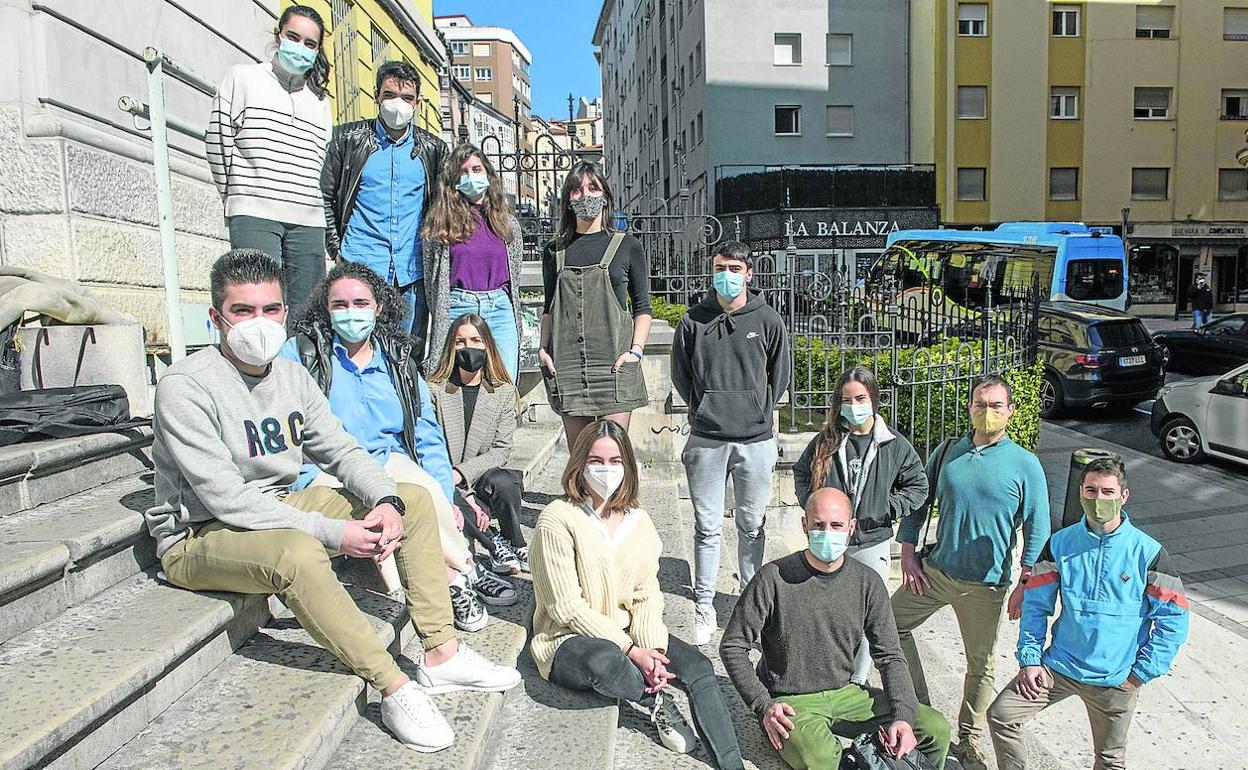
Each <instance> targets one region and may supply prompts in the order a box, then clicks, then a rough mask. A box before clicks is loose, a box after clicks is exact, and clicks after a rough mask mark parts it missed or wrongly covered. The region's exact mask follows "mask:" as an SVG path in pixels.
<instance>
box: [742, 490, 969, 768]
mask: <svg viewBox="0 0 1248 770" xmlns="http://www.w3.org/2000/svg"><path fill="white" fill-rule="evenodd" d="M802 529H803V530H804V531H805V532H806V536H807V538H808V543H809V547H808V548H806V550H804V551H800V552H798V553H794V554H791V555H789V556H785V557H784V558H782V559H777V560H776V561H773V562H771V563H769V564H767V565H765V566H764V567H763V568H762V569H760V570H759V571H758V574H756V575H755V576H754V579H753V580H751V581H750V584H749V585H748V586H747V587H746V589H745V592H744V593H742V594H741V598H740V599H739V600H738V601H737V606H736V608H735V609H734V610H733V612H732V619H731V620H729V621H728V627H727V629H725V631H724V638H723V641H722V642H720V646H719V654H720V657H721V658H722V659H723V661H724V667H725V668H727V669H728V676H729V677H731V678H732V683H733V685H735V686H736V688H737V692H739V693H741V698H742V699H743V700H744V701H745V703H746V705H747V706H749V707H750V708H751V709H753V711H754V713H755V714H757V715H758V718H759V720H760V721H761V722H762V725H763V730H764V731H765V732H766V733H767V738H768V740H769V741H770V742H771V745H772V747H773V748H775V749H776V750H777V751H779V752H780V756H781V757H782V758H783V759H784V761H785V762H787V763H788V764H789V766H790V767H795V768H812V769H814V770H825V769H829V770H830V769H831V768H835V767H837V765H838V764H839V763H840V761H841V742H840V740H839V739H838V737H837V736H843V737H846V738H855V737H857V736H858V735H861V734H863V733H865V732H870V731H873V730H878V736H879V741H880V743H881V744H882V745H883V746H884V747H885V749H886V750H887V751H888V752H889V753H891V754H892V755H893V756H905V755H907V754H909V753H910V752H911V751H913V750H914V749H915V748H916V747H917V748H918V749H919V751H921V752H922V753H923V754H924V755H925V756H926V757H927V758H928V759H929V760H931V761H932V763H934V764H935V765H936V767H937V768H943V767H944V764H945V757H946V756H947V755H948V753H949V723H948V722H946V721H945V718H944V717H943V716H941V715H940V713H939V712H938V711H936V710H934V709H931V708H929V707H927V706H922V705H920V704H919V702H918V699H917V698H916V697H915V694H914V684H913V683H912V682H911V681H910V672H909V669H907V667H906V658H905V656H904V655H902V652H901V645H900V644H899V643H898V641H897V626H896V624H895V623H894V621H893V610H892V606H891V605H890V604H889V601H888V589H887V588H886V587H885V585H884V581H882V580H880V576H879V575H877V574H875V572H873V571H872V570H870V569H868V568H867V567H864V566H863V565H862V564H859V563H858V562H856V561H853V560H852V559H847V558H845V547H846V545H847V544H848V542H849V538H850V536H851V535H852V534H853V531H854V514H853V509H852V506H851V505H850V502H849V498H847V497H846V496H845V493H843V492H841V491H840V490H839V489H835V488H832V487H824V488H823V489H819V490H817V491H815V493H814V494H812V495H811V496H810V499H809V500H807V502H806V512H805V515H804V516H803V517H802ZM864 633H865V634H866V637H867V643H868V644H869V645H870V650H871V658H872V659H873V660H874V661H875V665H876V668H878V669H879V671H880V678H881V679H882V680H883V684H884V691H883V692H880V691H878V690H874V689H868V688H865V687H862V686H859V685H857V684H854V683H852V682H851V681H850V677H851V675H852V674H853V672H854V655H855V654H856V653H857V648H858V644H859V641H860V640H861V638H862V635H863V634H864ZM751 649H759V650H761V651H762V653H763V656H762V659H761V660H760V661H759V663H758V668H757V670H755V668H754V667H753V666H751V665H750V650H751Z"/></svg>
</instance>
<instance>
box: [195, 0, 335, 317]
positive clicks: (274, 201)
mask: <svg viewBox="0 0 1248 770" xmlns="http://www.w3.org/2000/svg"><path fill="white" fill-rule="evenodd" d="M273 35H274V43H275V45H276V52H275V53H274V55H273V58H272V59H271V60H270V61H267V62H261V63H259V64H236V65H234V66H233V67H230V69H229V70H227V71H226V73H225V79H224V80H222V81H221V87H220V88H219V89H217V96H216V98H215V99H213V102H212V116H211V117H210V118H209V121H208V131H207V133H206V134H205V136H204V144H205V147H206V151H207V156H208V165H209V166H210V167H211V169H212V178H213V181H214V182H216V185H217V191H218V192H219V193H221V198H222V199H223V200H224V202H225V221H226V224H227V226H228V227H229V231H230V247H231V248H235V249H242V248H252V249H259V250H260V251H263V252H265V253H267V254H268V255H269V256H271V257H273V258H274V259H276V260H277V261H279V262H281V263H282V272H283V273H284V275H283V277H284V279H285V284H286V294H285V296H286V301H287V303H288V304H289V305H291V306H292V307H298V306H300V305H302V304H303V303H304V302H305V301H306V300H307V298H308V297H309V296H310V295H311V293H312V288H313V287H314V286H315V285H316V283H317V281H319V280H320V279H321V278H322V277H324V275H325V208H324V201H323V199H322V198H321V187H320V178H321V164H322V163H323V162H324V160H325V145H326V143H327V142H328V140H329V134H330V129H331V127H332V124H331V119H330V113H329V94H328V92H327V90H326V86H327V85H328V83H329V60H328V59H326V58H325V51H324V50H323V49H322V45H321V44H322V42H323V41H324V37H325V24H324V22H323V21H322V20H321V16H320V14H318V13H317V12H316V11H315V10H313V9H312V8H309V7H308V6H306V5H292V6H290V7H288V8H287V9H286V10H285V11H284V12H283V13H282V16H281V18H280V19H279V20H278V24H277V29H276V30H274V32H273ZM291 315H292V316H293V315H294V314H291Z"/></svg>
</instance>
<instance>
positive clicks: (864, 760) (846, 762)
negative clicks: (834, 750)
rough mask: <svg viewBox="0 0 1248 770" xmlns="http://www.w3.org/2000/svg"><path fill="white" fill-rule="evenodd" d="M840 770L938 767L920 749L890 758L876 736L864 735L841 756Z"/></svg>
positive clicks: (917, 769)
mask: <svg viewBox="0 0 1248 770" xmlns="http://www.w3.org/2000/svg"><path fill="white" fill-rule="evenodd" d="M950 767H952V765H951V766H950ZM840 770H936V766H935V765H933V764H932V763H931V762H929V761H928V759H927V757H925V756H923V755H922V754H920V753H919V750H918V749H915V750H914V751H912V752H910V753H909V754H907V755H906V756H904V757H893V756H890V755H889V753H888V752H887V751H885V750H884V748H883V747H882V746H880V743H879V740H877V739H876V737H875V736H874V735H872V734H870V733H864V734H862V735H860V736H858V737H857V738H855V739H854V743H853V745H852V746H850V747H849V748H848V749H846V751H845V753H844V754H843V755H842V756H841V766H840Z"/></svg>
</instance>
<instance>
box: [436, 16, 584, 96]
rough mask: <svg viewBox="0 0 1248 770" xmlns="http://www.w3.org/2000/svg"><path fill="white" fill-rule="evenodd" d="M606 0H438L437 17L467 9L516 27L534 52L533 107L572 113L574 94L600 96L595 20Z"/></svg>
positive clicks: (483, 20) (479, 19)
mask: <svg viewBox="0 0 1248 770" xmlns="http://www.w3.org/2000/svg"><path fill="white" fill-rule="evenodd" d="M601 7H602V3H601V1H600V0H558V1H557V0H433V12H434V14H435V15H437V16H448V15H451V14H456V13H464V14H467V15H468V16H470V17H471V18H472V23H473V24H479V25H481V26H483V27H485V26H490V27H510V28H511V29H513V30H515V32H516V34H517V35H519V36H520V40H521V41H523V42H524V45H525V46H526V47H527V48H528V49H529V53H531V54H533V68H532V70H531V71H530V73H529V74H530V75H531V76H532V79H533V83H532V86H533V112H534V114H536V115H540V116H541V117H543V118H567V117H568V93H569V92H571V93H572V94H573V95H574V96H578V97H580V96H588V97H590V98H593V97H596V96H600V95H601V93H602V75H601V73H600V72H599V69H598V62H596V61H594V44H593V38H594V24H595V23H597V21H598V11H599V9H600V8H601Z"/></svg>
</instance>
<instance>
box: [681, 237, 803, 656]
mask: <svg viewBox="0 0 1248 770" xmlns="http://www.w3.org/2000/svg"><path fill="white" fill-rule="evenodd" d="M711 269H712V277H713V286H714V288H713V289H711V290H710V291H708V292H707V293H706V297H704V298H703V300H702V302H701V303H699V304H698V305H696V306H694V307H692V308H690V309H689V312H687V313H685V315H684V317H683V318H681V319H680V324H679V325H678V326H677V328H676V337H675V340H674V341H673V342H672V383H673V384H674V385H675V386H676V391H677V392H678V393H680V395H681V397H682V398H684V399H685V402H686V403H688V404H689V428H690V436H689V441H688V443H687V444H686V446H685V451H684V453H683V454H682V455H681V462H683V463H684V465H685V473H686V475H687V476H688V479H689V496H690V497H691V498H692V500H693V513H694V533H693V550H694V561H693V584H694V598H695V600H696V606H695V608H694V629H693V641H694V644H699V645H702V644H709V643H710V641H711V634H712V633H714V631H715V628H716V627H717V625H718V624H717V622H716V618H715V608H714V606H713V605H712V600H713V599H714V598H715V578H716V574H717V573H718V572H719V546H720V541H721V533H722V530H723V525H724V485H725V484H726V483H727V479H728V477H729V476H732V488H733V496H734V497H735V498H736V513H735V520H736V523H737V531H738V538H737V563H738V576H737V577H738V579H739V581H740V583H741V588H742V590H744V588H745V586H746V584H747V583H749V582H750V579H751V578H753V577H754V572H755V570H757V569H758V568H759V567H760V566H761V565H762V561H763V544H764V532H763V525H764V523H765V520H766V511H767V503H768V501H769V500H770V499H771V477H772V470H773V469H774V468H775V465H776V441H775V437H774V435H773V432H772V421H773V420H772V414H773V412H774V411H775V408H776V403H777V402H779V400H780V396H781V395H782V394H783V393H784V391H785V389H786V388H788V387H789V374H790V368H791V367H790V361H789V337H788V330H787V329H785V328H784V321H783V320H781V318H780V314H779V313H777V312H776V311H775V310H773V309H772V308H771V307H770V306H769V305H768V304H767V303H766V302H765V301H764V300H763V298H762V296H761V295H758V294H750V293H749V291H748V289H747V288H746V284H748V283H749V282H750V280H751V279H752V278H753V277H754V262H753V259H752V258H751V256H750V250H749V247H747V246H746V245H745V244H743V243H740V242H738V241H729V242H727V243H723V244H720V245H719V246H718V247H716V249H715V252H714V255H713V256H712V258H711Z"/></svg>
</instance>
